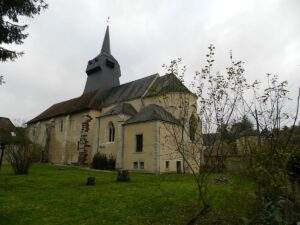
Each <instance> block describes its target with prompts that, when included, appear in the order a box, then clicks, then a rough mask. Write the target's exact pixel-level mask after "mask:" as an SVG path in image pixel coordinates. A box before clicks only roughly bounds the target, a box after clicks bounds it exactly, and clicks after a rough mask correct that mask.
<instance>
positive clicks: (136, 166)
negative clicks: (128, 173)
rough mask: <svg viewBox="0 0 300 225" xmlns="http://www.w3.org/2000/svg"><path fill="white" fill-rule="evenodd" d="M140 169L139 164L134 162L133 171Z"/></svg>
mask: <svg viewBox="0 0 300 225" xmlns="http://www.w3.org/2000/svg"><path fill="white" fill-rule="evenodd" d="M138 167H139V164H138V162H133V169H135V170H137V169H138Z"/></svg>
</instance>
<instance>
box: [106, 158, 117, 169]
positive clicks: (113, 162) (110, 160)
mask: <svg viewBox="0 0 300 225" xmlns="http://www.w3.org/2000/svg"><path fill="white" fill-rule="evenodd" d="M107 169H108V170H114V169H116V159H115V158H114V157H113V156H112V155H110V156H109V157H108V160H107Z"/></svg>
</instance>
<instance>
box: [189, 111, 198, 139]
mask: <svg viewBox="0 0 300 225" xmlns="http://www.w3.org/2000/svg"><path fill="white" fill-rule="evenodd" d="M197 124H198V121H197V118H196V116H195V115H194V114H192V115H191V117H190V121H189V135H190V140H191V141H195V136H196V129H197Z"/></svg>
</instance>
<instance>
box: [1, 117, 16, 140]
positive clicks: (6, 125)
mask: <svg viewBox="0 0 300 225" xmlns="http://www.w3.org/2000/svg"><path fill="white" fill-rule="evenodd" d="M15 131H16V127H15V126H14V124H13V123H12V122H11V121H10V119H8V118H6V117H0V142H4V141H6V140H8V139H9V138H11V132H15Z"/></svg>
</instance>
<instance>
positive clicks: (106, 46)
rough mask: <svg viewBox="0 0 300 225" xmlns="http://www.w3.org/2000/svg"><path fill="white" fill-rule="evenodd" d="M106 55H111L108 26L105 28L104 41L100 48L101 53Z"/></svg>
mask: <svg viewBox="0 0 300 225" xmlns="http://www.w3.org/2000/svg"><path fill="white" fill-rule="evenodd" d="M104 52H105V53H107V54H109V55H110V54H111V53H110V39H109V26H107V27H106V31H105V36H104V40H103V43H102V48H101V53H104Z"/></svg>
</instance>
